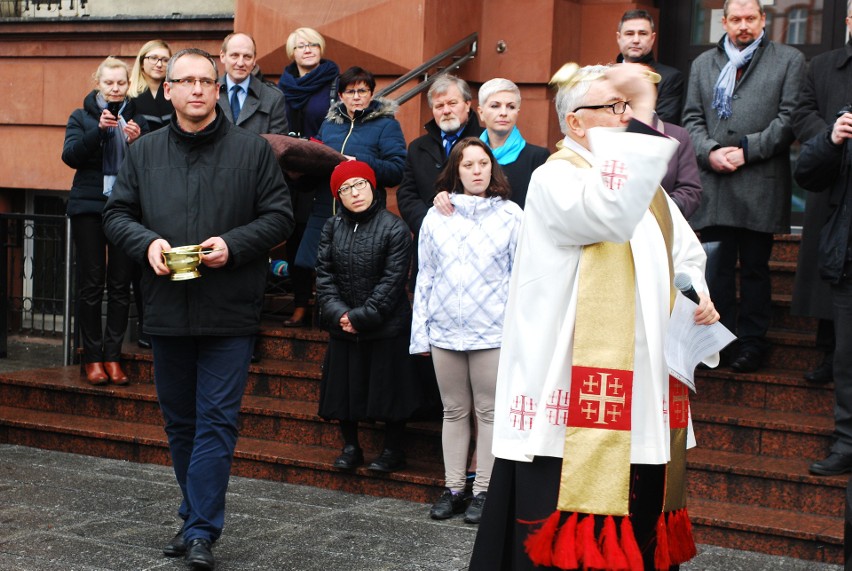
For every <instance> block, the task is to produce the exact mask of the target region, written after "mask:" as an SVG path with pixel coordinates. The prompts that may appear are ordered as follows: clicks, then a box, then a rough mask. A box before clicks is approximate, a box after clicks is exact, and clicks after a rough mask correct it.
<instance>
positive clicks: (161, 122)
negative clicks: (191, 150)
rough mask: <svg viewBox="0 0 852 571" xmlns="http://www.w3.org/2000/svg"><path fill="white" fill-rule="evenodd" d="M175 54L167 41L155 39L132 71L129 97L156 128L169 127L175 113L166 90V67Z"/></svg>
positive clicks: (139, 55)
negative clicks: (164, 89) (167, 97)
mask: <svg viewBox="0 0 852 571" xmlns="http://www.w3.org/2000/svg"><path fill="white" fill-rule="evenodd" d="M171 57H172V49H171V48H170V47H169V44H167V43H166V42H164V41H163V40H151V41H149V42H146V43H145V45H143V46H142V49H140V50H139V53H138V54H136V59H135V60H134V62H133V71H131V72H130V88H129V89H128V90H127V96H128V97H131V98H134V99H135V102H136V110H137V111H139V113H141V114H143V115H144V116H145V120H146V121H147V122H148V127H149V128H150V129H151V130H152V131H156V130H157V129H159V128H160V127H163V126H165V125H166V124H167V123H168V122H169V118H170V117H171V115H172V113H174V107H172V102H171V101H169V100H168V99H166V98H165V95H164V93H163V82H164V81H165V79H166V68H167V67H168V65H169V59H171Z"/></svg>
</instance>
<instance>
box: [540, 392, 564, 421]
mask: <svg viewBox="0 0 852 571" xmlns="http://www.w3.org/2000/svg"><path fill="white" fill-rule="evenodd" d="M569 397H570V393H569V392H568V391H563V390H562V389H556V390H555V391H553V392H552V393H550V397H549V398H548V399H547V405H546V406H545V407H544V409H545V410H546V411H547V422H549V423H550V424H553V425H555V426H560V425H567V424H568V401H569Z"/></svg>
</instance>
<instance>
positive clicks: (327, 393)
mask: <svg viewBox="0 0 852 571" xmlns="http://www.w3.org/2000/svg"><path fill="white" fill-rule="evenodd" d="M375 189H376V174H375V172H374V171H373V169H372V168H370V166H369V165H368V164H367V163H365V162H361V161H347V162H343V163H340V164H339V165H338V166H337V167H336V168H335V169H334V172H333V173H332V175H331V193H332V195H333V196H334V198H335V199H337V200H339V201H340V204H341V208H340V209H339V210H338V212H337V215H336V216H334V217H332V218H329V220H328V221H327V222H326V224H325V227H324V228H323V231H322V236H321V238H320V245H319V254H318V259H317V303H318V304H319V308H320V321H321V324H322V327H324V328H325V329H327V330H328V332H329V343H328V350H327V352H326V355H325V362H324V365H323V373H322V382H321V384H320V404H319V415H320V416H321V417H323V418H325V419H327V420H331V419H334V420H338V421H339V422H340V430H341V433H342V436H343V443H344V447H343V451H342V453H341V454H340V456H339V457H338V458H337V459H336V460H335V462H334V466H335V467H336V468H341V469H354V468H356V467H358V466H360V465H361V464H363V463H364V454H363V452H362V450H361V445H360V443H359V441H358V422H359V421H374V420H380V421H383V422H384V423H385V442H384V447H383V451H382V452H381V454H380V455H379V456H378V458H376V459H375V460H374V461H373V462H372V463H371V464H370V465H369V466H368V467H367V468H368V469H370V470H374V471H379V472H393V471H395V470H400V469H402V468H404V467H405V465H406V459H405V452H404V451H403V442H402V440H403V432H404V430H405V423H406V421H407V420H408V418H409V417H411V415H412V414H413V413H414V411H415V410H416V409H417V406H418V404H419V401H420V398H419V392H418V391H419V389H418V387H419V386H420V383H419V382H418V380H417V370H416V366H417V363H416V362H415V361H414V360H413V358H412V357H411V356H409V354H408V337H409V334H410V328H411V305H410V304H409V301H408V296H407V295H406V293H405V282H406V279H407V276H408V264H409V256H410V255H411V232H410V231H409V230H408V227H407V226H406V225H405V223H404V222H403V221H402V220H401V219H400V218H398V217H397V216H395V215H393V214H391V213H390V212H388V211H387V210H385V209H384V208H383V207H382V204H381V203H380V201H378V200H377V197H376V196H375V194H374V192H375Z"/></svg>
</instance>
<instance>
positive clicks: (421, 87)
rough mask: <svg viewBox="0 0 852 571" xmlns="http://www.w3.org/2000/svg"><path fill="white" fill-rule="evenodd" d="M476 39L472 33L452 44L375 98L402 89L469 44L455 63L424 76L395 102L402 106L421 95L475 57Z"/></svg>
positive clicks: (386, 87) (384, 88)
mask: <svg viewBox="0 0 852 571" xmlns="http://www.w3.org/2000/svg"><path fill="white" fill-rule="evenodd" d="M478 38H479V34H478V33H476V32H474V33H472V34H471V35H469V36H467V37H466V38H464V39H463V40H460V41H458V42H456V43H455V44H453V45H452V46H450V47H449V48H447V49H446V50H444V51H442V52H441V53H439V54H438V55H436V56H434V57H433V58H431V59H429V60H427V61H425V62H423V63H422V64H420V65H419V66H417V67H416V68H414V69H412V70H411V71H409V72H408V73H406V74H405V75H403V76H401V77H400V78H399V79H397V80H396V81H394V82H393V83H391V84H390V85H386V86H385V87H383V88H382V89H380V90H379V91H378V92H377V93H376V97H386V96H387V95H388V94H389V93H393V92H394V91H396V90H397V89H399V88H400V87H402V86H403V85H405V84H406V83H408V82H409V81H411V80H412V79H414V78H415V77H417V76H419V75H421V74H426V72H427V71H428V70H430V69H431V68H433V67H434V66H435V65H437V64H439V63H440V62H442V61H444V60H446V59H447V58H449V57H450V56H452V55H453V54H455V53H456V52H457V51H459V50H460V49H462V48H463V47H465V46H467V45H468V44H470V50H469V51H468V52H467V53H465V54H464V55H462V56H460V57H459V58H457V59H456V60H455V61H453V62H452V63H450V64H449V65H447V67H445V68H442V69H441V70H440V71H438V72H436V73H435V74H433V75H426V77H425V78H424V79H423V81H421V82H420V83H418V84H417V85H415V86H414V87H413V88H411V89H409V90H408V91H406V92H405V93H403V94H402V95H400V96H399V97H397V98H395V101H396V102H397V103H398V104H400V105H402V104H403V103H405V102H406V101H408V100H409V99H411V98H412V97H414V96H416V95H418V94H420V93H422V92H423V91H426V90H427V89H428V88H429V86H430V85H432V83H433V82H434V81H435V80H437V79H438V78H439V77H441V76H442V75H446V74H448V73H450V72H451V71H455V70H456V69H458V68H460V67H461V66H462V65H464V64H465V63H466V62H468V61H470V60H472V59H473V58H474V57H476V50H477V41H478Z"/></svg>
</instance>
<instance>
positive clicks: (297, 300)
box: [284, 222, 314, 307]
mask: <svg viewBox="0 0 852 571" xmlns="http://www.w3.org/2000/svg"><path fill="white" fill-rule="evenodd" d="M305 226H306V225H305V224H304V223H303V222H302V223H299V222H297V223H296V228H295V229H294V230H293V233H292V234H291V235H290V237H289V238H287V243H286V244H285V246H284V249H285V252H286V253H287V263H288V264H289V266H288V268H287V271H288V272H289V273H290V283H292V284H293V305H294V306H295V307H308V303H309V302H310V299H311V297H312V295H313V289H314V272H313V271H312V270H309V269H307V268H302V267H300V266H297V265H296V264H295V261H296V252H298V251H299V244H301V243H302V236H303V235H304V234H305Z"/></svg>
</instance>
